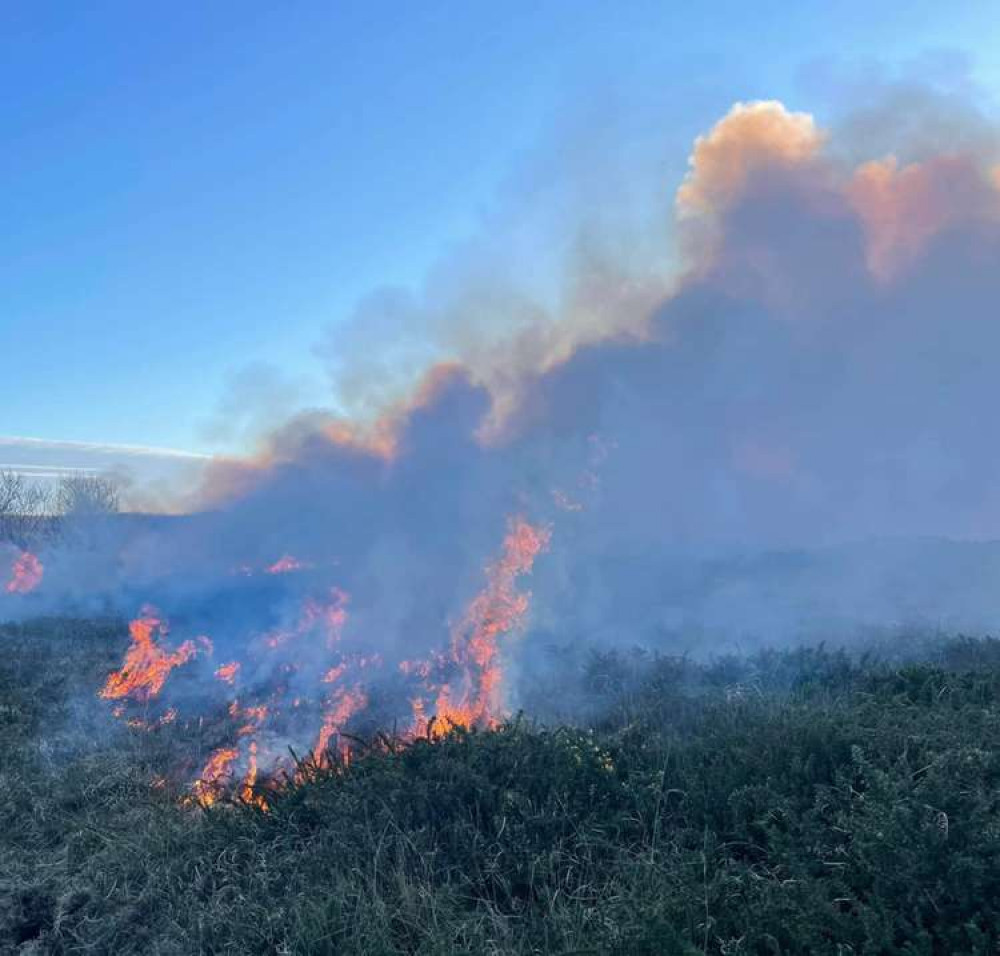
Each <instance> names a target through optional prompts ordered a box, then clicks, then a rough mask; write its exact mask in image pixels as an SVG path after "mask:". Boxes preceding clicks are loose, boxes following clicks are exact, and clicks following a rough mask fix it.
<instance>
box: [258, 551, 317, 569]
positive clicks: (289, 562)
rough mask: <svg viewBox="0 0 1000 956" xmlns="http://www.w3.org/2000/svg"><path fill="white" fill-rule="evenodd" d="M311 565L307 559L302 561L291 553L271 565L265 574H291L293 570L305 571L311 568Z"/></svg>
mask: <svg viewBox="0 0 1000 956" xmlns="http://www.w3.org/2000/svg"><path fill="white" fill-rule="evenodd" d="M309 567H310V565H308V564H306V563H305V561H300V560H299V559H298V558H295V557H292V555H290V554H286V555H284V556H283V557H281V558H279V559H278V560H277V561H275V562H274V564H272V565H271V566H270V567H268V568H266V569H265V571H264V573H265V574H291V573H292V572H293V571H304V570H306V569H307V568H309Z"/></svg>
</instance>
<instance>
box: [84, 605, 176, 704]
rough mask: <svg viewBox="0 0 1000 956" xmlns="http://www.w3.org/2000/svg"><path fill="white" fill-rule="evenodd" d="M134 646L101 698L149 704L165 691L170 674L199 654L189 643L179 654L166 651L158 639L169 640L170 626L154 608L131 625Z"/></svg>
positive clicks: (102, 690)
mask: <svg viewBox="0 0 1000 956" xmlns="http://www.w3.org/2000/svg"><path fill="white" fill-rule="evenodd" d="M128 630H129V635H130V636H131V638H132V646H131V647H129V649H128V651H127V652H126V653H125V662H124V663H123V664H122V666H121V669H120V670H117V671H115V672H114V673H113V674H111V675H109V677H108V679H107V681H106V682H105V684H104V687H103V688H102V689H101V691H100V696H101V697H103V698H105V699H106V700H122V699H124V698H132V699H133V700H136V701H148V700H149V699H150V698H152V697H155V696H156V695H157V694H159V693H160V691H161V690H162V689H163V685H164V684H165V683H166V680H167V677H168V676H169V675H170V672H171V671H172V670H173V669H174V668H175V667H178V666H179V665H181V664H183V663H184V662H185V661H187V660H189V659H190V658H191V657H193V656H194V654H195V645H194V642H193V641H185V642H184V643H183V644H181V646H180V647H178V648H177V650H176V651H173V652H168V651H165V650H164V649H163V648H162V647H160V646H159V645H158V644H157V643H156V642H155V641H154V635H157V634H158V635H159V636H160V637H165V636H166V634H167V625H166V624H165V623H164V622H163V621H162V620H160V618H159V617H158V616H157V612H156V610H155V609H154V608H151V607H146V608H144V609H143V616H142V617H139V618H137V619H136V620H134V621H132V623H131V624H129V628H128Z"/></svg>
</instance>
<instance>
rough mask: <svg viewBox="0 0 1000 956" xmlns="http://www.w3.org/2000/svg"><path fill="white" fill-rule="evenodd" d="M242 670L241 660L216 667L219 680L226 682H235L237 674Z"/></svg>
mask: <svg viewBox="0 0 1000 956" xmlns="http://www.w3.org/2000/svg"><path fill="white" fill-rule="evenodd" d="M239 672H240V662H239V661H230V662H229V663H228V664H221V665H220V666H219V667H218V668H216V671H215V676H216V678H217V679H218V680H221V681H223V682H224V683H226V684H235V683H236V675H237V674H238V673H239Z"/></svg>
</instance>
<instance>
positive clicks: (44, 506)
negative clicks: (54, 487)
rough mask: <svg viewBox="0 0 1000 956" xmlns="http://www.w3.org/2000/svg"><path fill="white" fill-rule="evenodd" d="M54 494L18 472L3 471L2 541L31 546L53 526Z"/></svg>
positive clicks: (0, 485) (0, 478) (0, 498)
mask: <svg viewBox="0 0 1000 956" xmlns="http://www.w3.org/2000/svg"><path fill="white" fill-rule="evenodd" d="M51 511H52V492H51V490H50V489H49V488H48V487H46V486H44V485H42V484H40V483H39V482H34V481H29V480H28V479H27V478H26V477H25V476H24V475H22V474H20V473H19V472H16V471H0V541H9V542H11V543H13V544H16V545H17V546H18V547H20V548H27V547H31V546H32V545H33V544H35V543H37V541H38V539H39V538H41V537H42V536H43V535H44V534H46V533H47V532H48V531H50V530H51V527H52V518H51Z"/></svg>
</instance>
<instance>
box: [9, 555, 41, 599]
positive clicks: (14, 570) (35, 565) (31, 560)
mask: <svg viewBox="0 0 1000 956" xmlns="http://www.w3.org/2000/svg"><path fill="white" fill-rule="evenodd" d="M44 570H45V569H44V568H43V567H42V562H41V561H39V560H38V558H37V556H36V555H34V554H32V553H31V552H30V551H22V552H21V554H20V555H18V557H17V559H16V560H15V561H14V563H13V565H11V569H10V571H11V578H10V581H8V582H7V587H6V590H7V593H8V594H29V593H30V592H31V591H34V590H35V588H37V587H38V585H39V584H41V583H42V575H43V573H44Z"/></svg>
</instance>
